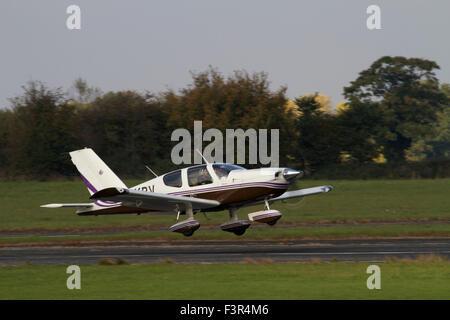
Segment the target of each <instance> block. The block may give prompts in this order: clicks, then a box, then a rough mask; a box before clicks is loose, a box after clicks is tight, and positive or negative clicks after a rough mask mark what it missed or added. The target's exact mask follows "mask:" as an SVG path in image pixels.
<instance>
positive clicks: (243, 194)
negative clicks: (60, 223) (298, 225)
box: [78, 187, 286, 216]
mask: <svg viewBox="0 0 450 320" xmlns="http://www.w3.org/2000/svg"><path fill="white" fill-rule="evenodd" d="M285 191H286V189H284V188H283V189H280V188H270V187H244V188H236V189H227V190H219V191H211V192H204V193H198V194H191V195H190V196H192V197H196V198H201V199H207V200H216V201H219V202H220V203H221V205H220V207H221V208H222V209H223V206H224V205H225V206H226V205H229V204H232V203H242V202H246V201H258V200H263V199H265V198H274V197H278V196H280V195H282V194H283V193H284V192H285ZM185 196H189V195H185ZM205 211H209V210H205ZM144 212H160V210H148V209H144V208H137V207H126V206H117V207H110V208H104V209H99V210H92V211H85V212H80V213H78V215H80V216H95V215H104V214H124V213H130V214H132V213H134V214H136V213H144Z"/></svg>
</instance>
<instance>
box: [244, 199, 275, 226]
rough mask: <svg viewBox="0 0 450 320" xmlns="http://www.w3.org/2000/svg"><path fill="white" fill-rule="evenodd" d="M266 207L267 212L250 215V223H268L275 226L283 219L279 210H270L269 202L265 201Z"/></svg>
mask: <svg viewBox="0 0 450 320" xmlns="http://www.w3.org/2000/svg"><path fill="white" fill-rule="evenodd" d="M265 205H266V210H263V211H257V212H252V213H249V214H248V219H249V220H250V221H256V222H261V223H267V224H268V225H269V226H273V225H275V224H276V223H277V221H278V220H279V219H280V218H281V212H280V211H278V210H270V207H269V203H268V201H267V200H265Z"/></svg>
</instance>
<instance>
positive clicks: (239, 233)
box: [234, 229, 245, 236]
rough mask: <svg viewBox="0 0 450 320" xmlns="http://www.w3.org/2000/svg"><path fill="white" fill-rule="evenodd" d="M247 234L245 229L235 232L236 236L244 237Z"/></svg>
mask: <svg viewBox="0 0 450 320" xmlns="http://www.w3.org/2000/svg"><path fill="white" fill-rule="evenodd" d="M244 233H245V229H244V230H239V231H234V234H235V235H237V236H242V235H243V234H244Z"/></svg>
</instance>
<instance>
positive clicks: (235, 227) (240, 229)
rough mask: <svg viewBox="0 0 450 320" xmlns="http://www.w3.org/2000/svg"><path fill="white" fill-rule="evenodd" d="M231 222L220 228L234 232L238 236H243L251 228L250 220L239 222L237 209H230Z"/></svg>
mask: <svg viewBox="0 0 450 320" xmlns="http://www.w3.org/2000/svg"><path fill="white" fill-rule="evenodd" d="M229 212H230V220H229V221H227V222H225V223H223V224H221V225H220V228H221V229H222V230H223V231H227V232H232V233H234V234H235V235H237V236H242V235H243V234H244V233H245V231H246V230H247V228H248V227H250V224H251V223H250V221H248V220H239V218H238V216H237V209H236V208H231V209H230V211H229Z"/></svg>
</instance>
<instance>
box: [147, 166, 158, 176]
mask: <svg viewBox="0 0 450 320" xmlns="http://www.w3.org/2000/svg"><path fill="white" fill-rule="evenodd" d="M145 167H146V168H147V170H148V171H150V172H151V173H153V175H154V176H155V177H156V178H158V175H157V174H156V173H155V172H154V171H153V170H152V169H150V167H149V166H145Z"/></svg>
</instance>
